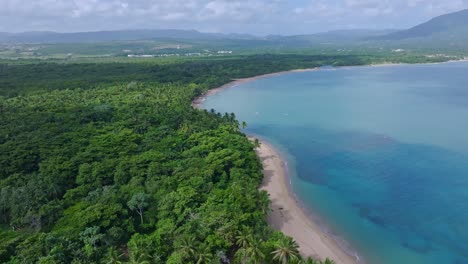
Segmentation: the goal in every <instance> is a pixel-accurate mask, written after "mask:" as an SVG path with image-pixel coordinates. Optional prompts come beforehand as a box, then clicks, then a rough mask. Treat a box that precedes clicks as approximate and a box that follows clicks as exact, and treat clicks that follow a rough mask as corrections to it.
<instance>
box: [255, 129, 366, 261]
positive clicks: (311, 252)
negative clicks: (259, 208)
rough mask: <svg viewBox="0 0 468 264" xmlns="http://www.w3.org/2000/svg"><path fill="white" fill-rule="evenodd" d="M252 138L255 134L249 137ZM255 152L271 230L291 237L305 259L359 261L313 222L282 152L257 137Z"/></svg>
mask: <svg viewBox="0 0 468 264" xmlns="http://www.w3.org/2000/svg"><path fill="white" fill-rule="evenodd" d="M249 139H251V140H253V139H255V138H254V137H251V136H249ZM259 141H260V147H259V148H257V149H256V150H255V151H256V153H257V156H258V157H259V159H260V160H261V162H262V164H263V170H264V171H263V174H264V178H263V183H262V185H261V187H260V190H264V191H266V192H268V194H269V198H270V200H271V209H272V211H271V212H270V214H269V215H268V223H269V224H270V226H272V227H273V228H274V229H276V230H279V231H281V232H283V233H284V234H285V235H287V236H290V237H292V238H293V239H294V240H295V241H296V242H297V243H298V245H299V252H300V254H301V255H302V256H303V257H305V258H307V257H313V258H314V259H320V260H325V259H326V258H329V259H331V260H333V261H335V262H336V263H337V264H358V263H360V262H359V257H358V256H357V255H355V256H352V255H351V254H350V253H349V252H347V251H346V250H345V249H344V248H343V246H341V245H340V244H339V242H338V241H337V240H336V239H335V238H334V237H333V235H331V234H330V233H327V232H326V231H325V230H324V228H323V227H322V226H321V225H320V224H319V223H317V222H316V221H314V220H313V219H312V218H311V217H310V215H309V214H308V212H307V210H306V209H305V208H303V207H302V206H301V203H300V201H299V200H298V199H297V198H296V197H295V194H294V192H293V191H292V190H291V186H290V183H289V182H288V180H289V176H288V169H287V163H286V161H285V160H284V158H283V157H282V155H281V153H280V152H279V151H278V150H277V149H275V148H274V147H273V146H272V145H271V144H270V143H268V142H267V141H265V140H263V139H259Z"/></svg>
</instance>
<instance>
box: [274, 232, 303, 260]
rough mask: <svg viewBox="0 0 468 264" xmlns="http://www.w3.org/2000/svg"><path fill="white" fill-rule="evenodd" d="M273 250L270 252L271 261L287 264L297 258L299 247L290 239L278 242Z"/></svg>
mask: <svg viewBox="0 0 468 264" xmlns="http://www.w3.org/2000/svg"><path fill="white" fill-rule="evenodd" d="M275 248H276V249H275V250H274V251H273V252H272V254H273V259H274V260H278V261H279V262H281V263H282V264H287V263H289V262H291V261H292V260H296V259H298V258H299V250H298V249H299V246H298V245H297V243H296V241H294V240H292V238H290V237H287V238H284V239H281V240H280V241H278V244H277V245H276V247H275Z"/></svg>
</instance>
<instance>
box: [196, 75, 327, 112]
mask: <svg viewBox="0 0 468 264" xmlns="http://www.w3.org/2000/svg"><path fill="white" fill-rule="evenodd" d="M319 69H320V68H319V67H316V68H307V69H296V70H289V71H280V72H274V73H267V74H261V75H257V76H253V77H248V78H241V79H232V81H230V82H228V83H226V84H224V85H221V86H220V87H217V88H213V89H210V90H208V91H207V92H205V93H203V94H201V95H200V96H197V97H196V98H195V99H194V100H193V101H192V107H193V108H200V106H201V105H202V104H203V102H204V101H205V100H206V98H207V97H209V96H212V95H214V94H217V93H219V92H221V91H224V90H225V89H228V88H232V87H235V86H236V85H238V84H242V83H248V82H252V81H255V80H260V79H264V78H268V77H274V76H280V75H283V74H287V73H293V72H310V71H318V70H319Z"/></svg>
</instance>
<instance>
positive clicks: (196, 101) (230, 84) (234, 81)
mask: <svg viewBox="0 0 468 264" xmlns="http://www.w3.org/2000/svg"><path fill="white" fill-rule="evenodd" d="M456 62H468V59H460V60H448V61H443V62H422V63H388V62H383V63H376V64H366V65H350V66H338V67H333V68H335V69H340V68H354V67H389V66H402V65H426V64H427V65H431V64H444V63H456ZM318 70H320V67H315V68H305V69H295V70H287V71H279V72H273V73H267V74H261V75H257V76H252V77H247V78H240V79H232V80H231V81H230V82H228V83H226V84H224V85H221V86H219V87H216V88H213V89H209V90H208V91H207V92H205V93H203V94H201V95H199V96H197V97H196V98H195V99H194V100H193V101H192V107H193V108H196V109H199V108H200V106H201V105H202V104H203V102H204V101H205V100H206V98H207V97H209V96H212V95H215V94H217V93H219V92H221V91H224V90H225V89H228V88H233V87H235V86H237V85H238V84H242V83H247V82H252V81H256V80H260V79H264V78H268V77H274V76H281V75H284V74H288V73H294V72H311V71H318Z"/></svg>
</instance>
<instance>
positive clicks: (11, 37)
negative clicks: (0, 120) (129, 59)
mask: <svg viewBox="0 0 468 264" xmlns="http://www.w3.org/2000/svg"><path fill="white" fill-rule="evenodd" d="M250 38H254V37H253V36H250V35H247V34H229V35H225V34H217V33H201V32H198V31H196V30H171V29H167V30H118V31H96V32H76V33H58V32H48V31H46V32H24V33H0V42H12V43H82V42H107V41H127V40H154V39H177V40H193V39H204V40H206V39H250Z"/></svg>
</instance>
